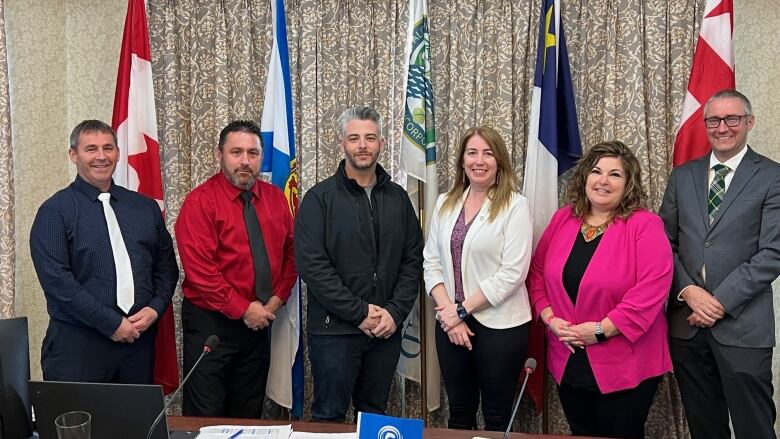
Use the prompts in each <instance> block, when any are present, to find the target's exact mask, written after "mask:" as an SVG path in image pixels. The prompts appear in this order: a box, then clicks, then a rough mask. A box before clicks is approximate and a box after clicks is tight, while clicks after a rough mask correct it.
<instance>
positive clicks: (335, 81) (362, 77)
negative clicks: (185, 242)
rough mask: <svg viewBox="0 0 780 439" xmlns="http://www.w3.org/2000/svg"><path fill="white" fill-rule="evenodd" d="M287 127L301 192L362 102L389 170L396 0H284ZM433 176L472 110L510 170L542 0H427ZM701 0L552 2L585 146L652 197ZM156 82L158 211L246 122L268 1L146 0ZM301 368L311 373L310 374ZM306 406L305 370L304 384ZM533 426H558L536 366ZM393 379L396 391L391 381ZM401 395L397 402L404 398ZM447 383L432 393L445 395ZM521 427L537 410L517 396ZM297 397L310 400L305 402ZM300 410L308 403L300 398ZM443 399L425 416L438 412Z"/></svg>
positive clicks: (411, 403)
mask: <svg viewBox="0 0 780 439" xmlns="http://www.w3.org/2000/svg"><path fill="white" fill-rule="evenodd" d="M286 3H287V5H286V7H287V17H288V36H289V43H290V46H289V49H290V55H291V71H292V76H293V77H292V83H293V101H294V111H295V115H294V119H295V124H296V141H297V145H298V150H299V155H300V164H301V183H302V187H303V189H304V190H306V189H308V188H310V187H311V186H312V185H314V184H315V183H316V182H318V181H320V180H322V179H324V178H326V177H327V176H329V175H331V174H332V172H333V170H334V169H335V166H336V164H337V163H338V161H339V160H340V158H341V157H340V153H339V150H338V145H337V144H336V138H337V133H336V117H337V116H338V114H339V113H340V112H341V111H342V110H343V109H344V108H346V107H347V106H351V105H362V104H364V105H370V106H374V107H375V108H377V109H378V110H379V112H380V113H381V114H383V115H384V116H385V118H386V128H385V133H386V135H387V140H388V144H387V148H386V150H385V152H384V153H383V155H382V157H381V158H380V160H381V163H382V164H383V165H384V166H385V167H386V168H387V169H388V170H389V171H390V172H391V174H393V175H394V176H396V177H397V176H399V174H400V171H399V169H398V163H399V157H398V143H399V138H400V134H401V122H402V105H403V100H404V97H403V95H402V93H403V75H404V74H405V69H404V64H405V62H404V59H403V54H404V53H403V52H404V40H405V29H406V20H407V14H408V12H407V9H408V4H407V3H408V0H382V1H378V0H288V1H287V2H286ZM428 4H429V12H430V19H431V23H430V27H431V46H432V52H433V59H432V65H433V81H434V94H435V99H436V106H435V108H436V117H437V120H436V128H437V133H438V153H439V160H440V164H439V169H440V171H439V182H438V183H439V190H440V191H444V190H446V189H447V188H448V187H449V186H450V184H451V183H452V176H453V175H454V169H453V168H454V163H455V160H456V157H454V156H453V149H454V148H455V147H456V143H457V140H458V137H459V136H460V135H461V134H462V133H463V132H464V131H465V130H466V129H467V128H468V127H471V126H473V125H475V124H485V125H491V126H494V127H496V128H497V129H498V130H499V131H500V132H501V133H502V135H503V136H504V138H505V140H507V143H508V145H509V147H510V153H511V157H512V160H513V163H514V166H515V169H516V170H517V172H518V175H520V176H522V175H523V167H524V160H525V148H526V146H525V145H526V142H527V139H526V137H527V131H528V127H527V126H526V123H527V122H526V121H527V119H528V113H529V106H530V100H531V91H530V90H531V87H532V82H533V72H534V64H535V56H536V41H537V32H538V16H539V5H538V2H536V1H533V2H531V1H528V0H521V1H518V0H476V1H475V0H429V1H428ZM703 5H704V0H687V1H678V0H644V1H643V0H591V1H588V2H585V1H579V2H565V1H564V2H563V19H564V25H565V31H566V36H567V39H568V48H569V53H570V57H571V59H570V62H571V67H572V74H573V78H574V84H575V92H576V95H577V104H578V117H579V123H580V130H581V136H582V139H583V146H584V147H585V148H587V147H588V146H589V145H593V144H595V143H596V142H598V141H601V140H603V139H611V138H616V139H620V140H623V141H624V142H626V143H627V144H628V145H630V146H631V147H632V148H633V150H634V151H635V152H636V153H637V154H638V156H639V158H640V161H641V163H642V166H643V180H644V182H645V184H646V187H647V189H648V192H649V193H650V195H651V202H652V206H653V207H658V205H659V204H660V199H661V195H662V193H663V189H664V186H665V181H666V178H667V176H668V173H669V169H670V168H669V166H670V162H671V159H670V152H671V145H672V143H673V138H674V131H675V124H676V121H677V118H678V117H679V116H678V113H679V110H678V109H679V107H680V104H681V102H682V99H683V96H684V87H685V84H686V81H687V75H688V71H689V68H690V60H691V56H692V53H693V44H694V42H695V37H696V35H697V33H698V23H699V20H700V19H701V13H702V10H703ZM149 15H150V20H149V21H150V35H151V40H152V53H154V54H155V56H154V60H153V66H154V72H155V76H154V78H155V93H156V98H157V102H158V105H157V108H158V112H159V115H158V119H159V122H158V123H159V127H160V138H161V139H162V140H161V145H162V148H163V160H164V171H163V172H164V175H165V178H164V181H165V190H166V203H167V208H168V212H169V217H168V220H169V221H174V220H175V218H176V215H177V214H178V211H179V208H180V206H181V203H182V201H183V199H184V196H185V195H186V194H187V192H188V191H189V190H190V189H191V188H192V187H194V186H195V185H197V184H198V183H200V182H201V181H203V180H204V179H205V178H207V177H208V176H209V175H211V174H213V173H214V172H215V171H216V169H217V163H216V160H215V158H214V146H215V144H216V137H217V134H218V130H219V129H220V128H221V127H222V126H223V125H224V124H225V123H226V122H227V121H228V120H230V119H233V118H236V117H245V118H253V119H255V120H259V118H260V114H261V110H262V108H261V107H262V104H263V101H262V100H263V92H264V84H265V77H266V68H267V67H266V66H267V64H268V55H269V53H270V46H271V23H270V22H269V15H270V2H269V1H268V0H221V1H212V2H203V1H196V0H149ZM309 377H310V375H309ZM307 384H308V385H307V405H308V403H309V402H310V401H311V381H310V379H309V380H308V383H307ZM547 387H548V392H547V393H548V396H549V398H548V402H547V405H546V413H547V415H546V420H547V422H546V429H548V430H549V432H551V433H564V432H566V431H567V428H568V427H567V426H566V422H565V418H564V417H563V415H562V413H561V411H560V405H559V403H558V401H557V397H556V391H555V387H554V383H552V382H551V381H550V380H549V379H548V383H547ZM404 389H405V390H406V392H401V390H404ZM403 394H405V395H406V400H405V401H404V403H405V404H402V401H401V396H400V395H403ZM443 396H445V395H443ZM402 405H404V406H405V412H404V414H405V415H407V416H419V413H420V402H419V387H418V386H415V385H410V384H406V386H405V387H403V388H402V387H400V386H399V383H397V384H396V386H395V387H394V389H393V391H392V392H391V401H390V413H391V414H393V415H401V414H402V413H401V407H402ZM524 406H525V407H524V409H523V413H522V415H521V422H520V428H521V429H523V430H526V431H539V430H541V429H542V428H543V426H542V424H543V422H542V419H541V418H537V417H535V416H533V415H532V414H531V411H530V409H528V408H527V405H525V404H524ZM307 408H308V407H307ZM307 413H308V411H307ZM445 419H446V403H445V405H444V408H443V409H440V410H439V411H437V412H436V413H434V414H433V415H432V417H431V420H432V422H431V425H433V426H442V425H443V422H444V420H445ZM686 435H687V432H686V427H685V425H684V421H683V415H682V409H681V406H680V403H679V396H678V393H677V389H676V385H675V384H674V382H673V380H671V381H669V380H665V381H664V384H663V385H662V386H661V388H660V390H659V392H658V395H657V397H656V404H655V405H654V407H653V410H652V412H651V416H650V421H649V423H648V437H651V438H661V437H664V438H677V437H685V436H686Z"/></svg>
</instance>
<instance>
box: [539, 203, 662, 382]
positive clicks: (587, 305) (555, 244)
mask: <svg viewBox="0 0 780 439" xmlns="http://www.w3.org/2000/svg"><path fill="white" fill-rule="evenodd" d="M581 224H582V221H581V220H580V219H579V218H577V217H576V216H575V215H574V213H573V210H572V208H571V206H566V207H564V208H562V209H560V210H558V211H557V212H556V213H555V215H554V216H553V218H552V220H551V221H550V224H549V225H548V226H547V228H546V229H545V231H544V233H543V234H542V237H541V239H540V240H539V245H538V246H537V247H536V252H535V253H534V257H533V260H532V262H531V270H530V272H529V274H528V284H529V294H530V296H531V302H532V303H533V307H534V312H535V314H536V315H539V313H540V312H541V311H542V310H543V309H544V308H546V307H548V306H551V307H552V310H553V313H554V314H555V316H556V317H560V318H562V319H564V320H568V321H569V322H571V323H572V324H574V325H576V324H579V323H583V322H598V321H601V320H602V319H603V318H604V317H609V319H610V320H611V321H612V323H614V324H615V326H616V327H617V328H618V329H619V330H620V334H618V335H616V336H614V337H610V338H609V339H607V340H606V341H604V342H601V343H597V344H593V345H590V346H588V347H587V348H586V349H587V354H588V361H589V362H590V365H591V368H592V369H593V375H594V376H595V378H596V383H597V384H598V386H599V389H600V390H601V392H602V393H608V392H615V391H618V390H624V389H630V388H634V387H636V386H637V385H638V384H639V383H640V382H642V381H643V380H645V379H647V378H650V377H655V376H659V375H662V374H664V373H665V372H668V371H670V370H671V369H672V361H671V358H670V356H669V344H668V342H667V337H668V333H667V327H666V317H665V316H664V305H665V303H666V299H667V295H668V291H669V285H670V284H671V282H672V252H671V249H670V248H669V243H668V242H667V241H666V239H664V238H665V237H664V227H663V224H662V223H661V219H660V218H658V216H657V215H655V214H654V213H652V212H649V211H646V210H639V211H636V212H634V213H633V214H632V215H631V216H629V217H628V219H622V218H616V219H615V221H614V222H613V223H612V224H611V225H610V226H609V228H608V229H607V230H606V231H605V232H604V235H603V236H602V237H601V242H600V243H599V246H598V248H597V249H596V252H595V253H594V254H593V258H592V259H591V260H590V263H589V264H588V268H587V269H586V270H585V274H584V275H583V277H582V281H581V283H580V288H579V292H578V294H577V301H576V305H575V304H572V302H571V299H570V298H569V295H568V294H567V293H566V289H565V288H564V286H563V267H564V266H565V265H566V261H567V260H568V259H569V254H570V253H571V250H572V248H573V247H574V242H575V240H576V238H577V235H578V234H579V233H580V231H579V229H580V225H581ZM546 333H547V341H548V349H547V364H548V367H549V369H550V373H552V375H553V377H554V378H555V380H556V381H557V382H558V383H560V382H561V378H562V377H563V372H564V370H565V368H566V363H567V362H568V361H569V355H570V352H569V350H568V349H567V348H566V347H565V346H564V344H563V343H561V342H560V341H559V340H558V338H557V337H556V336H555V335H554V334H553V333H552V331H550V330H549V329H547V331H546Z"/></svg>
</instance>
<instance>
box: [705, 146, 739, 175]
mask: <svg viewBox="0 0 780 439" xmlns="http://www.w3.org/2000/svg"><path fill="white" fill-rule="evenodd" d="M747 151H748V146H747V145H745V147H744V148H742V151H740V152H738V153H737V155H735V156H734V157H732V158H730V159H728V160H726V161H725V162H723V163H721V162H720V161H718V159H717V158H716V157H715V154H713V153H710V167H709V169H710V170H711V169H712V167H713V166H715V165H726V166H728V167H729V169H731V171H732V172H733V171H736V170H737V166H739V164H740V163H742V159H743V158H745V154H747Z"/></svg>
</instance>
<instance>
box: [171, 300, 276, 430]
mask: <svg viewBox="0 0 780 439" xmlns="http://www.w3.org/2000/svg"><path fill="white" fill-rule="evenodd" d="M182 326H183V328H184V346H183V350H184V367H183V369H184V374H185V376H186V374H187V373H188V372H189V371H190V369H192V367H193V365H194V364H195V362H196V361H197V359H198V357H199V356H200V354H201V353H202V352H203V344H204V343H205V341H206V339H207V338H208V337H209V336H210V335H212V334H215V335H217V336H218V337H219V346H218V347H217V348H216V349H214V350H213V351H212V352H211V353H210V354H207V355H206V356H205V357H204V358H203V360H202V361H201V362H200V365H199V366H198V368H197V370H195V372H194V373H193V374H192V377H190V379H189V381H188V382H187V384H186V385H185V387H184V396H183V398H182V414H184V415H185V416H211V417H231V418H260V417H261V416H262V413H263V399H264V397H265V385H266V381H267V379H268V367H269V366H270V362H271V327H270V326H269V327H268V328H266V329H263V330H260V331H253V330H251V329H249V328H247V327H246V325H245V324H244V322H243V320H241V319H238V320H232V319H229V318H227V317H225V316H224V315H222V313H219V312H213V311H206V310H204V309H201V308H198V307H197V306H195V305H193V304H192V303H190V302H189V301H187V300H186V299H185V300H184V302H183V303H182Z"/></svg>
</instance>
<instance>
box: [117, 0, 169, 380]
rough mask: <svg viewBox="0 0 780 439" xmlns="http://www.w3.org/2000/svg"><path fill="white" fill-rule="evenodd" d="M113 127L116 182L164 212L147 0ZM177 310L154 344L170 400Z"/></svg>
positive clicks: (131, 22)
mask: <svg viewBox="0 0 780 439" xmlns="http://www.w3.org/2000/svg"><path fill="white" fill-rule="evenodd" d="M111 126H112V127H113V128H114V130H115V131H116V134H117V140H118V143H119V145H117V146H118V147H119V153H120V157H119V162H118V163H117V167H116V170H115V171H114V182H116V184H118V185H120V186H124V187H126V188H127V189H130V190H134V191H138V192H140V193H142V194H144V195H146V196H148V197H150V198H154V199H155V200H156V201H157V203H158V204H159V205H160V209H161V210H163V209H164V204H163V186H162V175H161V173H160V147H159V145H158V143H157V113H156V112H155V107H154V87H153V85H152V56H151V49H150V48H149V31H148V29H147V24H146V9H145V6H144V0H129V1H128V2H127V17H126V18H125V30H124V35H123V37H122V49H121V52H120V54H119V71H118V73H117V78H116V93H115V94H114V116H113V119H112V122H111ZM172 308H173V307H172V306H169V307H168V309H167V310H166V311H165V313H164V314H163V315H162V317H161V318H160V324H159V325H158V332H157V339H156V341H155V358H154V382H155V383H156V384H160V385H162V386H163V391H164V392H165V393H166V394H168V393H171V392H173V391H174V390H176V387H178V385H179V361H178V358H177V357H176V331H175V328H174V323H173V311H172Z"/></svg>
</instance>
